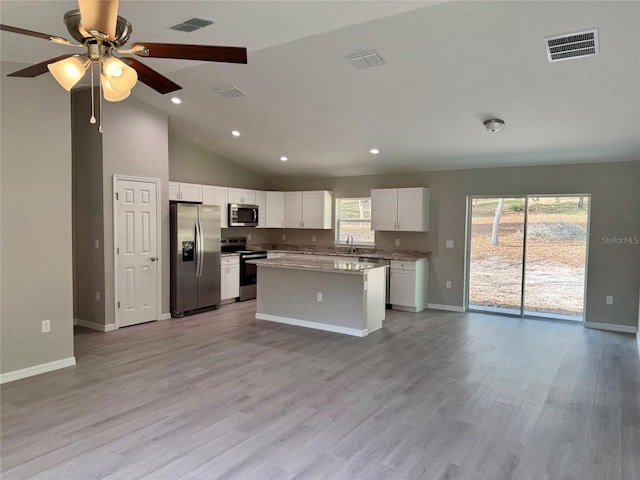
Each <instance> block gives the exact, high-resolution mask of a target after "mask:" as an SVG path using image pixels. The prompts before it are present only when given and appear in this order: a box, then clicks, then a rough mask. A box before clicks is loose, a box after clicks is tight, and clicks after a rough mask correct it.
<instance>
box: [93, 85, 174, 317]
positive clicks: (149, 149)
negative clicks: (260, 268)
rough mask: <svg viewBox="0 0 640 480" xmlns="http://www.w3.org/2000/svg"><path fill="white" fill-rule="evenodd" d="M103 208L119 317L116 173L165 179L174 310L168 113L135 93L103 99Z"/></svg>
mask: <svg viewBox="0 0 640 480" xmlns="http://www.w3.org/2000/svg"><path fill="white" fill-rule="evenodd" d="M103 105H104V127H103V129H104V133H103V134H102V137H103V138H102V142H103V156H102V158H103V184H102V193H103V212H104V282H105V296H104V297H105V298H104V301H105V318H106V319H107V323H112V322H113V321H114V318H115V303H114V302H115V291H114V285H113V281H114V271H113V193H114V192H113V175H131V176H138V177H146V178H159V179H160V190H161V192H160V199H161V205H160V208H161V242H162V246H161V254H160V265H161V271H162V312H159V314H161V313H167V314H168V313H169V202H168V201H167V200H166V199H167V198H168V196H169V191H168V182H169V146H168V135H169V127H168V119H167V116H166V114H164V113H162V112H160V111H158V110H156V109H154V108H153V107H150V106H149V105H147V104H145V103H142V102H140V101H138V100H136V99H134V98H128V99H127V100H126V101H124V102H118V103H109V102H104V103H103Z"/></svg>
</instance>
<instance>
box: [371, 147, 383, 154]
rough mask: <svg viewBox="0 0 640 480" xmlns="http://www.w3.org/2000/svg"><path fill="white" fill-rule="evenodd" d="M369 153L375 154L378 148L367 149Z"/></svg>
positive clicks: (377, 152) (378, 151)
mask: <svg viewBox="0 0 640 480" xmlns="http://www.w3.org/2000/svg"><path fill="white" fill-rule="evenodd" d="M369 153H371V154H373V155H377V154H379V153H380V150H378V149H377V148H372V149H371V150H369Z"/></svg>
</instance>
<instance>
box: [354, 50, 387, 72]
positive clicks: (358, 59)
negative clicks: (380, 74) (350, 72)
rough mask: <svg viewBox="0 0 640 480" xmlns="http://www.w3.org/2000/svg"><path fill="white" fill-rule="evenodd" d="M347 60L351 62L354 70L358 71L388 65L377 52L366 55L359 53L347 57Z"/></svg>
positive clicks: (373, 51)
mask: <svg viewBox="0 0 640 480" xmlns="http://www.w3.org/2000/svg"><path fill="white" fill-rule="evenodd" d="M345 58H346V59H347V60H349V61H350V62H351V65H352V66H353V68H355V69H357V70H362V69H363V68H371V67H379V66H380V65H384V64H385V63H387V62H385V61H384V58H382V56H381V55H380V54H379V53H378V52H377V51H376V50H372V51H371V52H366V53H358V54H356V55H347V56H346V57H345Z"/></svg>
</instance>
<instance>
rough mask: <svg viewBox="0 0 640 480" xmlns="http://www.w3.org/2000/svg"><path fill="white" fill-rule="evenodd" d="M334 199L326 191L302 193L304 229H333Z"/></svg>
mask: <svg viewBox="0 0 640 480" xmlns="http://www.w3.org/2000/svg"><path fill="white" fill-rule="evenodd" d="M332 198H333V195H332V194H331V192H327V191H326V190H320V191H315V192H302V227H303V228H319V229H324V230H329V229H331V228H332V227H333V225H332V224H331V207H332Z"/></svg>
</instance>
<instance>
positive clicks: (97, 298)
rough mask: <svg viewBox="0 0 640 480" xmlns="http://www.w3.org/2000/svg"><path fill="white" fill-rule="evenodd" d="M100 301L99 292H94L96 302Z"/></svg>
mask: <svg viewBox="0 0 640 480" xmlns="http://www.w3.org/2000/svg"><path fill="white" fill-rule="evenodd" d="M99 301H100V292H96V302H99Z"/></svg>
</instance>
